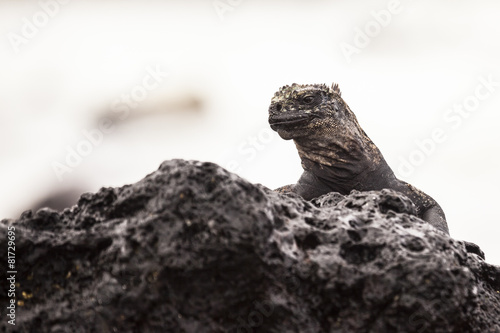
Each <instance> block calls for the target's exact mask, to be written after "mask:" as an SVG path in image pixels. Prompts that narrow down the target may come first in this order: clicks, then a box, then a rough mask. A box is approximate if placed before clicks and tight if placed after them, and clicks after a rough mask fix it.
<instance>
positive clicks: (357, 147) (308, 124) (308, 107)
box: [269, 83, 449, 233]
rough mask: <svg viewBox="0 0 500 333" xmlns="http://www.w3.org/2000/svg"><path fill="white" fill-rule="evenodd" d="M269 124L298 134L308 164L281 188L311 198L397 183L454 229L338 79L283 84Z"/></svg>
mask: <svg viewBox="0 0 500 333" xmlns="http://www.w3.org/2000/svg"><path fill="white" fill-rule="evenodd" d="M269 124H270V125H271V128H272V129H273V130H275V131H277V132H278V134H279V135H280V136H281V137H282V138H283V139H285V140H290V139H293V141H294V142H295V145H296V147H297V150H298V152H299V156H300V159H301V160H302V167H303V169H304V173H303V174H302V176H301V177H300V179H299V181H298V182H297V184H295V185H288V186H284V187H282V188H280V189H278V190H280V191H291V192H295V193H297V194H299V195H300V196H301V197H303V198H304V199H306V200H310V199H313V198H316V197H318V196H320V195H323V194H326V193H329V192H339V193H341V194H348V193H350V192H351V191H352V190H358V191H370V190H382V189H384V188H388V189H393V190H396V191H399V192H401V193H403V194H405V195H406V196H408V197H409V198H410V199H411V200H412V201H413V202H414V203H415V205H416V207H417V213H418V215H419V217H421V218H422V219H424V220H426V221H427V222H429V223H430V224H432V225H433V226H434V227H436V228H437V229H440V230H442V231H444V232H446V233H449V232H448V225H447V224H446V218H445V215H444V212H443V210H442V209H441V207H439V205H438V203H437V202H436V201H435V200H434V199H432V198H431V197H430V196H428V195H427V194H425V193H423V192H422V191H420V190H418V189H416V188H415V187H413V186H412V185H410V184H408V183H405V182H404V181H401V180H399V179H397V178H396V176H395V175H394V172H393V171H392V169H391V168H390V167H389V165H388V164H387V162H386V161H385V159H384V157H383V156H382V153H381V152H380V151H379V150H378V148H377V146H375V144H374V143H373V142H372V141H371V140H370V138H369V137H368V136H367V135H366V133H365V132H364V131H363V129H362V128H361V127H360V126H359V124H358V121H357V119H356V116H355V115H354V113H353V112H352V111H351V109H350V108H349V106H348V105H347V104H346V103H345V102H344V100H343V99H342V97H341V96H340V90H339V89H338V86H337V85H332V87H331V88H330V87H327V86H326V85H324V84H323V85H318V84H314V85H298V84H295V83H294V84H293V85H291V86H285V87H282V88H281V89H280V90H279V91H278V92H277V93H276V94H275V95H274V97H273V99H272V101H271V106H270V107H269Z"/></svg>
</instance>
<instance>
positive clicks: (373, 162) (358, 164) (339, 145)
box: [294, 129, 396, 193]
mask: <svg viewBox="0 0 500 333" xmlns="http://www.w3.org/2000/svg"><path fill="white" fill-rule="evenodd" d="M325 134H326V135H325ZM294 141H295V145H296V146H297V150H298V152H299V156H300V159H301V160H302V167H303V168H304V170H306V171H310V172H312V173H313V174H314V175H315V176H316V177H318V179H319V180H320V181H321V182H323V183H325V185H326V186H328V187H329V188H330V189H331V190H332V191H336V192H340V193H349V192H350V191H351V190H352V189H355V190H359V191H368V190H378V189H383V188H391V187H393V186H394V181H396V178H395V176H394V173H393V172H392V170H391V168H390V167H389V166H388V165H387V162H386V161H385V159H384V157H383V156H382V154H381V153H380V151H379V150H378V148H377V147H376V146H375V144H374V143H373V142H372V141H371V140H370V138H368V136H367V135H366V134H365V133H364V132H363V131H362V130H361V129H360V130H359V131H351V132H350V133H347V132H344V133H342V135H341V136H338V135H334V136H332V135H330V136H329V135H328V133H318V136H315V137H314V138H311V137H307V138H297V139H294Z"/></svg>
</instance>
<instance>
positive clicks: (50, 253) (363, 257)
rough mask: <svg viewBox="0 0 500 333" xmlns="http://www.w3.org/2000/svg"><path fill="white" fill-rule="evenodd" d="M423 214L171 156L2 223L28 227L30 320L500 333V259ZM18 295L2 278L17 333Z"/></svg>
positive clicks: (139, 328) (45, 328)
mask: <svg viewBox="0 0 500 333" xmlns="http://www.w3.org/2000/svg"><path fill="white" fill-rule="evenodd" d="M414 214H415V207H414V205H413V204H412V203H411V202H410V201H409V199H407V198H405V197H403V196H401V195H399V194H397V193H396V192H392V191H388V190H384V191H380V192H364V193H360V192H353V193H351V194H350V195H348V196H345V197H344V196H342V195H340V194H336V193H331V194H327V195H325V196H323V197H320V198H318V199H315V200H313V201H312V202H308V201H304V200H303V199H301V198H299V197H295V196H286V195H282V194H278V193H275V192H272V191H270V190H269V189H267V188H265V187H263V186H260V185H252V184H250V183H248V182H247V181H245V180H243V179H241V178H239V177H238V176H236V175H234V174H231V173H229V172H227V171H226V170H224V169H222V168H220V167H219V166H217V165H215V164H211V163H201V162H187V161H183V160H173V161H167V162H164V163H163V164H162V165H161V167H160V168H159V170H158V171H156V172H154V173H152V174H150V175H148V176H147V177H146V178H145V179H143V180H141V181H140V182H138V183H136V184H134V185H128V186H124V187H122V188H103V189H101V190H100V191H99V192H98V193H96V194H85V195H83V196H82V197H81V198H80V200H79V202H78V205H76V206H74V207H72V208H70V209H66V210H64V211H63V212H61V213H59V212H56V211H52V210H48V209H42V210H39V211H38V212H37V213H35V214H32V213H31V212H27V213H24V214H23V215H22V216H21V218H20V219H19V220H18V221H8V220H4V221H2V223H0V229H2V235H6V234H7V226H8V225H14V226H15V228H16V258H17V262H16V265H17V267H16V268H17V271H18V273H17V282H18V284H17V285H16V287H17V288H16V293H17V299H18V301H21V302H20V303H21V304H22V306H19V305H18V306H17V308H16V310H17V313H16V314H17V317H16V323H17V325H16V326H15V329H16V331H17V332H54V333H58V332H85V333H86V332H481V333H483V332H500V324H499V318H500V294H499V291H500V267H496V266H492V265H489V264H487V263H486V262H485V261H484V260H483V259H482V258H480V257H479V256H478V255H476V254H473V253H468V252H467V249H466V246H465V244H464V242H461V241H457V240H454V239H452V238H450V237H449V236H447V235H446V234H444V233H443V232H440V231H438V230H436V229H434V228H433V227H432V226H430V225H429V224H428V223H426V222H424V221H422V220H420V219H418V218H417V217H415V216H414ZM0 243H1V248H2V249H5V248H6V247H7V245H6V243H5V237H3V236H2V238H1V241H0ZM5 265H6V262H5V260H2V261H1V263H0V270H1V271H2V272H5V271H7V267H6V266H5ZM7 289H8V286H7V281H6V279H4V278H2V279H1V282H0V299H1V304H2V309H4V310H2V321H1V323H0V331H2V332H6V331H11V330H12V328H13V327H12V326H11V325H9V324H7V320H6V317H5V307H4V306H5V304H7V294H6V290H7ZM18 303H19V302H18Z"/></svg>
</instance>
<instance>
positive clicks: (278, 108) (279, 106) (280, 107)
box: [276, 103, 283, 111]
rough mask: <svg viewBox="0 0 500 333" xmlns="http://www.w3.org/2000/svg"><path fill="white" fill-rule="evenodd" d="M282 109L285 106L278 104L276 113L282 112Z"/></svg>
mask: <svg viewBox="0 0 500 333" xmlns="http://www.w3.org/2000/svg"><path fill="white" fill-rule="evenodd" d="M282 108H283V106H282V105H281V103H278V104H276V111H281V109H282Z"/></svg>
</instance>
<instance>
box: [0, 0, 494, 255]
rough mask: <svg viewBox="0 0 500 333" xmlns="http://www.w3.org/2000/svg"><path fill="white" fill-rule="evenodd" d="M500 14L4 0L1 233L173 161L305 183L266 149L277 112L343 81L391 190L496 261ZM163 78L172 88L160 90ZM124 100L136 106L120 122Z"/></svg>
mask: <svg viewBox="0 0 500 333" xmlns="http://www.w3.org/2000/svg"><path fill="white" fill-rule="evenodd" d="M499 14H500V3H499V2H497V1H493V0H490V1H487V0H485V1H476V2H470V1H453V2H452V1H439V2H437V1H430V0H427V1H424V0H421V1H410V0H401V1H397V0H392V1H378V0H376V1H373V0H371V1H367V0H365V1H356V2H354V1H347V0H344V1H320V0H316V1H308V2H306V1H264V0H252V1H249V0H246V1H245V0H220V1H189V2H188V1H180V0H178V1H148V2H140V1H126V2H125V1H88V2H85V3H83V2H80V1H68V0H65V1H62V0H61V1H56V0H45V1H40V2H36V1H2V2H0V23H1V24H0V36H1V38H0V142H1V143H0V218H3V217H6V218H16V217H18V216H19V214H20V213H21V212H22V211H24V210H26V209H30V208H37V207H39V206H40V205H45V204H49V205H54V206H57V205H61V204H63V206H64V205H68V206H69V205H72V204H74V203H75V202H76V200H77V198H78V196H79V194H80V193H82V192H86V191H91V192H95V191H97V190H98V189H99V188H100V187H102V186H121V185H124V184H127V183H133V182H136V181H138V180H140V179H141V178H143V177H144V176H145V175H146V174H147V173H150V172H152V171H154V170H155V169H156V168H157V167H158V166H159V164H160V163H161V162H162V161H163V160H166V159H172V158H183V159H196V160H203V161H212V162H216V163H218V164H220V165H222V166H224V167H226V168H228V169H230V170H231V171H234V172H236V173H238V174H239V175H241V176H242V177H244V178H246V179H248V180H249V181H251V182H254V183H262V184H264V185H266V186H268V187H270V188H275V187H278V186H281V185H284V184H290V183H295V182H296V180H297V179H298V177H299V176H300V174H301V172H302V169H301V166H300V160H299V158H298V155H297V152H296V150H295V146H294V144H293V143H292V142H291V141H283V140H281V139H280V138H279V137H278V136H277V135H275V134H274V133H272V134H271V131H270V129H269V126H268V124H267V108H268V106H269V102H270V99H271V97H272V95H273V94H274V92H275V91H276V90H277V89H278V88H279V87H280V86H282V85H285V84H291V83H293V82H297V83H328V84H330V83H331V82H333V81H334V82H337V83H339V85H340V88H341V90H342V93H343V94H342V96H343V97H344V99H345V100H346V102H347V103H348V104H349V105H350V107H351V109H352V110H353V111H354V112H355V113H356V115H357V117H358V120H359V122H360V123H361V125H362V127H363V128H364V129H365V131H366V132H367V133H368V135H369V136H370V137H371V139H372V140H373V141H374V142H375V143H376V144H377V145H378V147H379V148H380V150H381V151H382V152H383V154H384V156H385V157H386V159H387V161H388V163H389V164H390V165H391V166H392V168H393V169H394V171H396V173H397V174H398V176H399V177H400V178H402V179H404V180H406V181H408V182H410V183H412V184H413V185H415V186H417V187H419V188H421V189H422V190H424V191H425V192H427V193H428V194H430V195H432V196H433V197H434V198H435V199H436V200H437V201H438V202H439V203H440V204H441V206H442V207H443V209H444V210H445V212H446V215H447V218H448V224H449V227H450V232H451V235H452V236H453V237H455V238H457V239H464V240H468V241H471V242H474V243H477V244H478V245H480V246H481V248H482V249H483V250H484V251H485V252H486V257H487V261H488V262H490V263H495V264H500V243H499V241H498V238H499V232H500V220H499V217H498V213H497V212H496V208H497V207H498V206H497V204H498V203H497V202H498V199H499V192H498V188H500V177H498V176H499V172H498V170H499V167H500V158H499V156H498V152H499V147H500V132H499V131H498V127H499V121H500V114H499V112H498V110H499V107H500V65H499V59H500V20H499V19H498V17H499ZM155 70H159V71H160V72H162V73H168V75H166V76H163V75H164V74H161V75H160V79H159V80H158V81H156V82H157V83H158V84H153V83H154V82H155V81H152V80H151V77H150V78H149V79H147V77H148V75H149V76H151V75H150V73H151V71H155ZM144 80H149V81H148V82H149V84H150V86H154V89H151V90H147V91H146V96H145V95H144V91H145V90H144V89H143V88H141V86H142V85H143V81H144ZM488 81H489V83H487V84H485V83H484V82H488ZM141 89H142V90H141ZM140 93H142V95H141V94H140ZM131 94H132V95H133V94H135V95H133V96H141V100H140V101H138V102H137V105H134V107H130V108H129V109H128V110H127V112H126V113H125V112H121V113H118V112H114V111H117V108H118V107H117V106H118V105H121V106H122V107H123V106H124V105H126V104H124V103H123V102H122V98H126V96H127V95H131ZM478 94H479V95H478ZM475 96H476V97H475ZM477 96H480V97H481V98H478V97H477ZM137 98H138V97H137ZM143 98H144V99H143ZM142 99H143V100H142ZM119 103H121V104H119ZM454 107H455V109H454ZM459 108H461V109H462V111H458V110H459ZM122 110H123V109H122ZM117 115H118V116H122V118H123V119H118V120H117ZM109 117H114V118H113V119H115V122H114V127H113V128H112V129H111V130H109V131H108V133H105V134H103V135H102V137H100V136H99V135H98V134H95V131H98V130H99V124H100V122H101V121H103V119H109ZM436 131H437V133H440V135H438V137H439V140H438V141H439V142H436V141H434V143H430V142H429V140H432V138H433V133H434V132H436ZM89 132H90V133H94V134H95V135H94V137H93V138H94V140H95V144H90V146H89V143H88V142H89V141H88V139H87V137H86V136H85V134H84V133H89ZM84 141H87V143H82V142H84ZM418 143H420V147H419V144H418ZM422 147H423V148H422ZM79 148H80V149H83V148H85V149H86V150H81V151H84V152H85V154H86V156H81V159H75V157H74V156H73V160H72V161H73V164H74V166H73V167H69V166H68V163H67V161H66V159H67V158H68V154H70V155H71V153H69V152H70V151H77V152H78V149H79ZM75 161H76V162H75ZM403 161H406V162H403ZM70 162H71V158H70ZM405 163H406V164H405ZM55 165H57V166H59V169H58V170H59V173H58V172H55V171H54V166H55ZM61 165H62V166H65V168H67V169H65V168H62V169H61V168H60V167H61ZM61 170H63V171H64V172H62V171H61Z"/></svg>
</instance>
